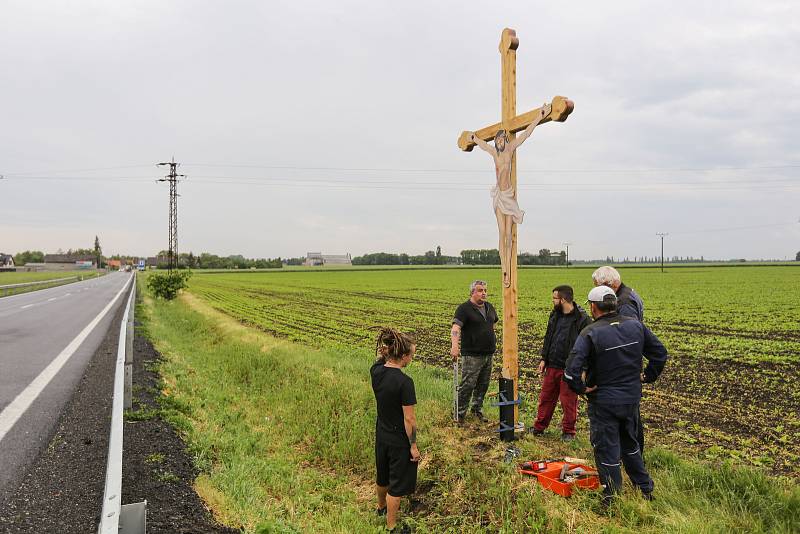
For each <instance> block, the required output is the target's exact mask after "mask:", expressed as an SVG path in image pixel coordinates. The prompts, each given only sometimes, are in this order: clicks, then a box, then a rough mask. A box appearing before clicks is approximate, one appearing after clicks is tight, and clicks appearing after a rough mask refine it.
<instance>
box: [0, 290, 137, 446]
mask: <svg viewBox="0 0 800 534" xmlns="http://www.w3.org/2000/svg"><path fill="white" fill-rule="evenodd" d="M129 285H130V279H128V281H127V282H125V285H124V286H123V287H122V289H120V290H119V292H118V293H117V295H116V296H115V297H114V298H113V299H112V300H111V302H109V303H108V304H106V307H105V308H103V309H102V311H101V312H100V313H98V314H97V317H95V318H94V319H92V321H91V322H90V323H89V324H88V325H86V327H85V328H84V329H83V330H81V332H80V334H78V335H77V336H75V339H73V340H72V341H70V343H69V345H67V346H66V348H64V350H62V351H61V353H60V354H59V355H58V356H56V357H55V359H54V360H53V361H52V362H50V365H48V366H47V367H45V368H44V370H42V372H41V373H39V376H37V377H36V378H34V379H33V381H32V382H31V383H30V384H28V386H27V387H26V388H25V389H23V390H22V391H21V392H20V394H19V395H17V396H16V398H15V399H14V400H13V401H11V404H9V405H8V406H6V408H5V409H4V410H3V411H2V412H0V441H3V438H4V437H6V434H8V432H9V431H10V430H11V428H12V427H13V426H14V424H16V422H17V421H18V420H19V418H20V417H22V415H23V414H24V413H25V412H26V411H27V410H28V408H30V406H31V404H33V402H34V401H35V400H36V399H37V398H38V397H39V395H40V394H41V393H42V391H43V390H44V388H45V387H47V384H49V383H50V381H51V380H52V379H53V377H55V376H56V375H57V374H58V372H59V371H60V370H61V368H62V367H64V364H66V363H67V362H68V361H69V359H70V358H71V357H72V355H73V354H74V353H75V351H76V350H78V347H80V346H81V343H83V342H84V340H85V339H86V338H87V337H89V334H91V333H92V330H94V328H95V327H96V326H97V323H99V322H100V321H102V320H103V317H105V316H106V314H107V313H108V310H110V309H111V308H112V307H113V306H114V303H115V302H117V300H119V297H120V295H122V294H123V293H124V292H125V290H126V289H128V286H129Z"/></svg>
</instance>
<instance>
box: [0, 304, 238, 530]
mask: <svg viewBox="0 0 800 534" xmlns="http://www.w3.org/2000/svg"><path fill="white" fill-rule="evenodd" d="M122 311H123V310H122V307H120V311H119V313H117V316H116V317H115V318H114V321H113V322H112V328H109V332H108V334H107V335H106V338H105V339H104V340H103V342H102V343H101V345H100V347H99V348H98V349H97V351H96V353H95V354H94V356H93V357H92V360H91V362H90V363H89V365H88V366H87V368H86V371H85V373H84V376H83V377H82V379H81V381H80V383H79V385H78V387H77V389H76V390H75V393H74V394H73V397H72V399H71V400H70V402H69V403H68V405H67V407H66V408H65V411H64V413H63V414H62V416H61V418H60V419H59V422H58V425H57V428H56V431H55V435H54V436H53V438H52V439H51V441H50V443H49V445H48V447H47V449H46V450H45V451H44V452H43V453H42V455H41V456H40V457H39V459H38V460H37V461H36V462H35V463H34V464H33V466H32V467H31V469H30V470H29V471H28V473H26V475H25V476H24V477H23V479H22V482H21V484H20V486H19V487H18V488H17V489H16V490H15V491H12V492H9V493H8V494H7V495H6V496H4V497H3V498H2V499H1V501H2V502H0V532H3V533H5V534H22V533H31V534H33V533H35V534H41V533H44V532H54V533H55V532H58V533H60V534H69V533H73V532H74V533H86V532H96V531H97V525H98V523H99V519H100V511H101V507H102V500H103V489H104V485H105V471H106V461H107V455H108V431H109V421H110V414H111V405H112V398H111V391H112V390H113V380H114V363H115V361H116V353H117V338H118V332H119V329H118V328H114V327H113V325H118V324H119V321H120V320H121V315H122ZM134 353H135V355H134V372H133V384H134V388H133V391H134V409H136V410H142V409H153V410H156V409H157V408H158V401H157V398H158V396H159V395H160V390H159V389H158V376H157V375H156V373H155V372H154V371H152V370H151V369H152V366H153V364H154V363H155V362H157V360H158V359H159V357H160V356H159V354H158V353H157V352H156V351H155V350H154V348H153V346H152V345H151V344H150V343H149V341H147V340H146V339H144V338H143V337H140V336H138V335H137V336H135V338H134ZM154 413H155V414H157V413H158V412H157V411H156V412H154ZM126 419H127V418H126ZM123 436H124V444H123V447H124V449H123V480H122V488H123V492H122V502H123V503H126V504H127V503H134V502H140V501H143V500H147V532H148V534H158V533H164V534H167V533H169V534H176V533H223V534H229V533H237V532H239V531H238V530H234V529H231V528H228V527H224V526H221V525H219V524H218V523H216V522H215V521H214V519H213V517H212V516H211V514H210V512H209V511H208V509H207V508H206V507H205V505H204V504H203V501H202V500H201V499H200V497H199V496H198V495H197V493H196V492H195V491H194V489H193V488H192V483H193V481H194V479H195V478H196V476H197V474H198V473H197V470H196V469H195V467H194V466H193V464H192V459H191V456H190V455H189V454H188V452H187V451H186V445H185V444H184V443H183V441H181V439H180V437H179V436H178V435H177V434H176V433H175V430H174V429H173V428H172V427H171V426H170V425H169V423H167V422H166V421H164V420H163V419H161V418H160V417H159V416H158V415H155V416H154V417H152V418H150V419H146V420H143V421H128V420H126V421H125V423H124V430H123Z"/></svg>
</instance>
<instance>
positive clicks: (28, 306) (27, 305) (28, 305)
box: [19, 304, 36, 310]
mask: <svg viewBox="0 0 800 534" xmlns="http://www.w3.org/2000/svg"><path fill="white" fill-rule="evenodd" d="M31 306H36V304H26V305H25V306H20V307H19V309H21V310H24V309H25V308H30V307H31Z"/></svg>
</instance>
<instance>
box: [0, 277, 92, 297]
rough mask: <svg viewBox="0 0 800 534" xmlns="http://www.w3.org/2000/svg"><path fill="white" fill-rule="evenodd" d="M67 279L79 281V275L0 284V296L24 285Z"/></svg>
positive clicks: (40, 284) (51, 282) (30, 285)
mask: <svg viewBox="0 0 800 534" xmlns="http://www.w3.org/2000/svg"><path fill="white" fill-rule="evenodd" d="M69 280H75V281H77V282H79V281H80V280H81V277H80V276H68V277H66V278H52V279H50V280H39V281H36V282H21V283H19V284H7V285H4V286H0V296H7V295H8V294H10V293H11V290H13V289H22V288H25V287H33V286H43V285H49V284H55V283H56V282H67V281H69Z"/></svg>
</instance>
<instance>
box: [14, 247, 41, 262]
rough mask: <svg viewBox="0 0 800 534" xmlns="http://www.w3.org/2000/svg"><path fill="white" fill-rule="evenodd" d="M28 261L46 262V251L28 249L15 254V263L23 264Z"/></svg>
mask: <svg viewBox="0 0 800 534" xmlns="http://www.w3.org/2000/svg"><path fill="white" fill-rule="evenodd" d="M26 263H44V252H42V251H41V250H26V251H25V252H19V253H17V254H15V255H14V265H17V266H22V265H25V264H26Z"/></svg>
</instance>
